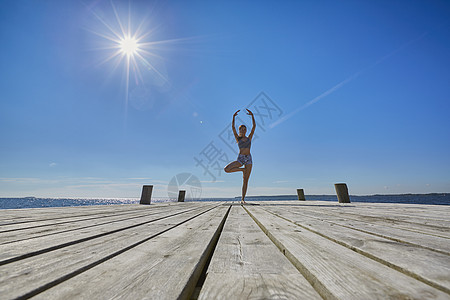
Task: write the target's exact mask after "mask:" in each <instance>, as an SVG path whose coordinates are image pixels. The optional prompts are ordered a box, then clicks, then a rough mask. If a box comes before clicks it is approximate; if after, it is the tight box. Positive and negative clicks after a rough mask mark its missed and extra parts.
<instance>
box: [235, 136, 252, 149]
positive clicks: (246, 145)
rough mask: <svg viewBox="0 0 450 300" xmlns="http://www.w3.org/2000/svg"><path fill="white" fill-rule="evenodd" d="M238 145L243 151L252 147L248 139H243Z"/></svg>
mask: <svg viewBox="0 0 450 300" xmlns="http://www.w3.org/2000/svg"><path fill="white" fill-rule="evenodd" d="M238 145H239V149H242V148H249V149H250V146H251V145H252V141H251V140H250V139H249V138H247V139H246V140H245V141H244V140H243V139H240V140H239V141H238Z"/></svg>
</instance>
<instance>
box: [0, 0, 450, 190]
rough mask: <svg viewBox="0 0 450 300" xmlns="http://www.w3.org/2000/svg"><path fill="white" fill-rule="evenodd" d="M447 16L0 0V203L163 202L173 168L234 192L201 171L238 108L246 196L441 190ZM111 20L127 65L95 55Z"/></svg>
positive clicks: (381, 6) (401, 6) (372, 4)
mask: <svg viewBox="0 0 450 300" xmlns="http://www.w3.org/2000/svg"><path fill="white" fill-rule="evenodd" d="M115 12H116V13H115ZM116 15H117V16H118V17H116ZM449 17H450V3H449V2H448V1H433V0H431V1H129V2H128V1H113V2H111V1H101V0H97V1H3V2H2V9H1V10H0V37H1V41H2V47H1V50H0V51H1V56H0V70H1V73H0V74H1V80H0V91H1V93H0V97H1V98H0V99H1V100H0V139H1V147H0V196H1V197H10V196H15V197H20V196H37V197H139V196H140V192H141V186H142V185H143V184H153V185H154V190H153V195H154V196H155V197H167V195H168V185H169V182H170V181H171V179H172V178H173V177H176V176H177V175H178V174H182V173H188V174H192V175H193V176H195V177H197V178H198V179H199V180H200V182H201V197H234V196H239V195H240V190H241V182H242V176H241V175H240V174H237V173H232V174H225V173H224V172H223V171H222V172H220V169H218V168H217V166H219V165H220V166H222V167H223V166H225V165H226V162H225V161H226V160H228V161H231V160H235V157H236V155H235V153H234V152H233V151H234V150H233V146H234V147H235V148H237V146H236V145H232V144H231V148H230V147H229V145H228V144H226V143H225V142H224V140H222V139H221V137H222V138H223V136H224V135H223V134H224V132H223V131H224V130H226V129H227V128H228V129H229V124H230V122H231V118H232V115H233V113H234V111H236V110H238V109H241V110H243V109H245V108H246V107H247V105H249V104H250V103H252V101H253V107H252V106H250V107H251V108H252V109H255V108H254V107H255V106H256V109H258V110H259V116H257V118H256V120H257V123H258V126H257V129H256V135H257V138H256V139H255V140H254V142H253V144H252V156H253V161H254V166H253V171H252V175H251V177H250V182H249V189H248V195H277V194H295V189H296V188H304V189H305V194H332V193H334V186H333V184H334V183H337V182H346V183H347V184H348V186H349V190H350V193H351V194H383V193H429V192H450V155H449V153H450V152H449V149H450V138H449V137H450V118H449V117H448V112H449V111H450V104H449V103H450V98H449V97H450V96H449V95H450V84H449V82H450V35H449V34H448V32H450V21H448V20H449ZM128 18H129V20H130V22H129V23H128ZM118 20H120V21H121V22H120V24H122V25H123V26H124V27H125V28H126V27H128V24H130V31H131V32H132V33H134V32H136V30H137V31H138V33H139V34H141V35H144V34H146V35H145V37H144V38H143V39H142V40H140V41H139V43H141V47H142V49H144V48H145V47H146V48H145V49H146V50H147V52H141V54H142V56H143V58H144V59H145V62H146V63H147V64H145V63H144V61H143V60H138V61H137V62H138V63H137V67H138V68H139V72H137V70H136V69H133V68H130V71H129V73H127V71H126V67H125V65H126V58H125V59H122V60H118V59H117V58H118V57H119V56H117V57H115V58H113V59H111V60H109V61H107V62H104V63H102V61H104V60H105V59H107V58H108V57H110V56H111V55H112V54H114V53H115V51H117V49H105V48H108V47H111V46H113V45H116V44H115V43H114V42H113V41H111V40H109V39H107V38H105V37H112V36H114V35H113V33H112V32H113V31H115V32H120V25H119V22H118ZM125 31H126V29H125ZM144 46H145V47H144ZM149 66H151V67H149ZM127 74H128V75H127ZM127 78H128V79H127ZM127 82H128V84H127ZM264 101H265V102H264ZM263 103H266V104H267V103H269V104H270V105H271V106H272V108H274V107H277V108H278V110H272V111H270V112H273V115H269V111H268V110H267V108H264V105H263ZM270 105H269V106H270ZM239 117H240V118H241V119H242V120H245V121H246V122H249V121H250V118H249V116H247V115H245V114H239ZM238 125H239V124H238ZM211 143H212V144H211ZM212 150H215V151H217V152H214V151H212ZM235 150H236V149H235ZM208 151H212V152H208ZM207 155H209V156H207ZM208 159H211V160H209V161H208ZM198 161H202V162H203V165H204V166H206V167H208V170H207V171H206V170H205V169H204V168H203V167H202V166H201V165H199V164H198V163H197V162H198ZM208 163H209V164H208ZM180 184H181V183H180ZM188 188H189V186H188Z"/></svg>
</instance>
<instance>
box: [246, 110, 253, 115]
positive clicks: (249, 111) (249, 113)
mask: <svg viewBox="0 0 450 300" xmlns="http://www.w3.org/2000/svg"><path fill="white" fill-rule="evenodd" d="M246 109H247V111H248V112H247V115H250V116H253V113H252V112H251V110H250V109H248V108H246Z"/></svg>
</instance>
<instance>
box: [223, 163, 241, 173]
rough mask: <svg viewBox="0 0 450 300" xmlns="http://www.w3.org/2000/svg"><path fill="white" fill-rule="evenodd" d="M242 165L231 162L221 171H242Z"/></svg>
mask: <svg viewBox="0 0 450 300" xmlns="http://www.w3.org/2000/svg"><path fill="white" fill-rule="evenodd" d="M241 166H242V164H241V163H240V162H238V161H233V162H231V163H229V164H228V165H227V166H226V167H225V168H223V170H224V171H225V172H227V173H232V172H239V171H242V172H243V171H244V168H241Z"/></svg>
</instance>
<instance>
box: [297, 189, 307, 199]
mask: <svg viewBox="0 0 450 300" xmlns="http://www.w3.org/2000/svg"><path fill="white" fill-rule="evenodd" d="M297 196H298V200H300V201H305V200H306V199H305V193H304V192H303V189H297Z"/></svg>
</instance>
